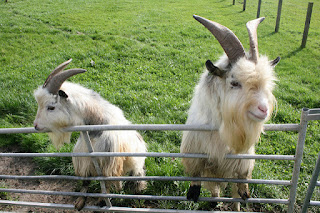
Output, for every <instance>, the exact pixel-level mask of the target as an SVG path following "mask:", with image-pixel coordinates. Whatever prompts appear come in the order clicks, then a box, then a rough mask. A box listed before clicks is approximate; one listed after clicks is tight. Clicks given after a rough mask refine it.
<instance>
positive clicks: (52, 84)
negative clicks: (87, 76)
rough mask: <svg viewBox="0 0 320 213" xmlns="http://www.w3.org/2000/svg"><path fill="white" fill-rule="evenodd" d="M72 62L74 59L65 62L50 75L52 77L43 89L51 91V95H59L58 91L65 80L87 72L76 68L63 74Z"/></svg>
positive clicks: (49, 77)
mask: <svg viewBox="0 0 320 213" xmlns="http://www.w3.org/2000/svg"><path fill="white" fill-rule="evenodd" d="M71 61H72V59H69V60H68V61H66V62H63V63H62V64H60V65H59V66H57V67H56V68H55V69H54V70H53V71H52V72H51V73H50V75H49V76H48V78H47V80H46V81H45V82H44V84H43V86H42V87H43V88H46V89H47V90H48V91H49V93H51V94H54V95H56V94H58V91H59V89H60V87H61V85H62V84H63V82H64V81H65V80H67V79H68V78H70V77H71V76H73V75H76V74H79V73H83V72H85V71H86V70H84V69H78V68H75V69H69V70H66V71H64V72H62V71H63V70H64V69H65V68H66V67H67V66H68V64H69V63H70V62H71Z"/></svg>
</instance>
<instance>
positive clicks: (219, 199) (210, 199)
mask: <svg viewBox="0 0 320 213" xmlns="http://www.w3.org/2000/svg"><path fill="white" fill-rule="evenodd" d="M0 191H2V192H7V193H28V194H45V195H59V196H75V197H103V198H111V199H139V200H171V201H188V199H187V198H186V196H157V195H121V194H104V193H82V192H61V191H59V192H58V191H44V190H24V189H22V190H21V189H0ZM198 201H204V202H242V203H281V204H286V203H287V202H288V200H287V199H269V198H248V199H246V200H243V199H241V198H226V197H200V198H199V199H198Z"/></svg>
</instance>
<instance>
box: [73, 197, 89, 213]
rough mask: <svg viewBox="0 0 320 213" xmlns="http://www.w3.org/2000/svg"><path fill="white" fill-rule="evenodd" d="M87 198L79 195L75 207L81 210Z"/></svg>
mask: <svg viewBox="0 0 320 213" xmlns="http://www.w3.org/2000/svg"><path fill="white" fill-rule="evenodd" d="M86 200H87V198H86V197H78V198H77V200H76V203H75V205H74V208H75V209H77V210H78V211H80V210H81V209H83V207H84V206H85V204H86Z"/></svg>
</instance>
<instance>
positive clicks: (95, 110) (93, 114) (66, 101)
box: [34, 59, 146, 210]
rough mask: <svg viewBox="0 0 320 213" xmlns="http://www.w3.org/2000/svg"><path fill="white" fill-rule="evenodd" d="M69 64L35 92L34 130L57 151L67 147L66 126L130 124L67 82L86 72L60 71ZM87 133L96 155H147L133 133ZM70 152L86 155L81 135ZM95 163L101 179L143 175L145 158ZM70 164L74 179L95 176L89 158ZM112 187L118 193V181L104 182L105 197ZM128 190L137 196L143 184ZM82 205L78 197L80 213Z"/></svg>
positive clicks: (100, 159) (103, 102)
mask: <svg viewBox="0 0 320 213" xmlns="http://www.w3.org/2000/svg"><path fill="white" fill-rule="evenodd" d="M70 62H71V59H70V60H68V61H66V62H64V63H62V64H60V65H59V66H58V67H57V68H56V69H54V70H53V71H52V72H51V74H50V75H49V76H48V78H47V80H46V81H45V83H44V84H43V86H40V87H39V88H38V89H37V90H36V91H35V92H34V96H35V98H36V100H37V103H38V111H37V115H36V118H35V120H34V127H35V129H37V130H38V131H51V132H49V133H48V134H49V137H50V139H51V140H52V142H53V144H54V145H55V147H56V148H60V147H61V146H62V145H63V143H70V136H71V133H69V132H64V131H63V130H62V129H63V128H65V127H68V126H76V125H102V124H110V125H128V124H130V122H129V121H128V120H127V119H126V118H125V117H124V115H123V112H122V110H121V109H120V108H119V107H117V106H115V105H113V104H111V103H109V102H108V101H107V100H105V99H103V98H102V97H101V96H100V95H99V94H98V93H96V92H94V91H93V90H90V89H87V88H85V87H82V86H80V85H79V84H75V83H71V82H67V81H66V80H67V79H68V78H69V77H71V76H73V75H77V74H80V73H83V72H85V70H84V69H69V70H65V71H63V70H64V68H65V67H66V66H67V65H68V64H69V63H70ZM88 133H89V137H90V139H91V143H92V146H93V150H94V151H95V152H139V153H144V152H146V144H145V142H144V140H143V139H142V137H141V135H140V134H139V133H138V132H136V131H89V132H88ZM73 152H88V148H87V145H86V142H85V140H84V136H83V135H82V134H80V137H79V138H78V140H77V143H76V144H75V147H74V149H73ZM97 161H98V163H99V166H100V168H101V171H102V174H103V175H104V176H122V175H125V174H130V175H134V176H144V175H145V171H144V162H145V157H97ZM72 162H73V166H74V169H75V174H76V175H78V176H82V177H88V176H97V175H98V174H97V172H96V170H95V167H94V165H93V162H92V161H91V158H90V157H73V158H72ZM89 183H90V182H89V181H83V186H82V189H81V192H83V193H85V192H87V190H88V187H89ZM111 185H114V186H115V188H116V189H117V190H119V189H120V188H121V182H119V181H114V182H108V181H106V186H107V193H108V192H109V189H110V187H111ZM128 185H130V184H128ZM130 186H133V189H132V190H133V191H134V192H140V191H141V190H143V189H144V188H145V187H146V182H145V181H135V182H134V183H133V184H131V185H130ZM85 201H86V198H85V197H79V198H78V199H77V200H76V203H75V208H76V209H78V210H81V209H82V208H83V207H84V205H85ZM98 203H99V204H102V203H103V200H102V201H101V202H100V201H99V202H98Z"/></svg>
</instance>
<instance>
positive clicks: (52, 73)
mask: <svg viewBox="0 0 320 213" xmlns="http://www.w3.org/2000/svg"><path fill="white" fill-rule="evenodd" d="M71 61H72V58H70V59H69V60H68V61H65V62H63V63H62V64H60V65H59V66H57V67H56V68H55V69H54V70H53V71H52V72H51V73H50V75H49V76H48V78H47V79H46V81H45V82H44V84H43V88H45V87H47V85H48V84H49V83H50V81H51V79H52V77H53V76H55V75H56V74H58V73H59V72H61V71H62V70H64V68H66V67H67V66H68V64H69V63H70V62H71Z"/></svg>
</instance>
